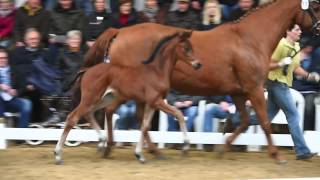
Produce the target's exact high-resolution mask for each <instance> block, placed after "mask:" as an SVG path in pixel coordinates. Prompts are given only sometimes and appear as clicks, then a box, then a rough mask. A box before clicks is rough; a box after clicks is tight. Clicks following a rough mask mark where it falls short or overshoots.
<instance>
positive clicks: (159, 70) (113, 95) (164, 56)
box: [54, 30, 201, 164]
mask: <svg viewBox="0 0 320 180" xmlns="http://www.w3.org/2000/svg"><path fill="white" fill-rule="evenodd" d="M191 34H192V31H184V30H179V31H176V33H174V34H173V35H170V36H167V37H165V38H163V39H162V40H161V41H160V42H159V43H158V45H156V48H155V50H154V51H153V52H152V54H151V55H150V57H149V58H148V59H147V60H146V61H143V62H142V61H140V63H139V65H137V66H134V67H131V66H125V65H114V64H111V63H102V64H99V65H96V66H94V67H92V68H89V69H88V70H84V71H82V72H85V71H86V72H85V73H84V75H83V77H82V79H81V102H80V104H79V105H78V106H77V107H76V108H75V109H74V110H73V111H72V112H71V113H70V114H69V115H68V117H67V119H66V126H65V128H64V131H63V134H62V135H61V138H60V140H59V141H58V143H57V145H56V148H55V151H54V153H55V159H56V164H61V163H62V158H61V154H62V146H63V144H64V141H65V140H66V138H67V135H68V133H69V131H70V129H71V128H72V127H73V126H74V125H75V124H77V122H78V120H79V118H81V117H85V118H86V119H87V120H88V121H89V122H90V123H91V125H92V127H93V128H94V129H96V130H97V132H98V134H99V140H100V143H99V144H98V147H100V148H105V145H106V144H105V139H106V138H105V137H106V136H105V135H103V134H101V133H100V130H101V129H100V127H99V126H98V125H97V123H96V120H95V118H94V116H93V113H94V112H95V111H96V110H98V109H101V108H104V107H105V106H108V108H109V109H111V108H113V107H114V108H113V109H115V108H117V107H118V106H119V105H120V104H122V103H123V102H125V101H126V100H129V99H133V100H135V101H136V102H138V103H140V104H144V105H145V106H144V117H143V122H142V126H141V131H142V132H147V131H148V130H149V126H150V121H151V119H152V116H153V113H154V111H155V109H160V110H162V111H164V112H167V113H170V114H172V115H174V116H175V117H176V118H177V119H178V121H179V124H180V127H181V129H182V131H183V133H184V141H185V144H188V142H189V139H188V137H187V129H186V125H185V121H184V117H183V114H182V113H181V112H180V111H179V110H178V109H176V108H175V107H173V106H170V105H168V104H166V103H165V102H164V98H165V97H166V94H167V92H168V91H169V89H170V77H171V74H172V71H173V69H174V66H175V64H176V61H177V60H178V59H180V60H183V61H184V63H186V64H188V65H189V66H192V67H193V68H194V69H199V68H200V67H201V64H200V63H199V62H198V60H196V59H195V57H194V55H193V48H192V46H191V43H190V41H189V40H188V39H189V38H190V36H191ZM111 61H112V59H111ZM142 63H144V64H145V65H144V64H142ZM81 74H83V73H81ZM107 89H108V91H107V92H106V90H107ZM105 92H106V93H105ZM108 126H109V127H112V125H111V124H108ZM143 142H144V135H143V133H141V138H140V141H139V142H138V144H137V146H136V149H135V155H136V157H137V158H138V160H139V161H140V162H142V163H144V162H145V158H144V156H143V154H142V147H143ZM107 147H111V146H107ZM152 148H153V149H156V148H155V147H152ZM185 148H186V149H187V148H188V147H185ZM105 152H107V150H105Z"/></svg>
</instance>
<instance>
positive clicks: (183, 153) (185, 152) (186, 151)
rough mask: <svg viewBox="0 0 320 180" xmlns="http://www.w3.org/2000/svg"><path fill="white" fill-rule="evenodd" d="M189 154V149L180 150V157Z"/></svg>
mask: <svg viewBox="0 0 320 180" xmlns="http://www.w3.org/2000/svg"><path fill="white" fill-rule="evenodd" d="M188 154H189V151H188V150H182V154H181V155H182V157H187V156H188Z"/></svg>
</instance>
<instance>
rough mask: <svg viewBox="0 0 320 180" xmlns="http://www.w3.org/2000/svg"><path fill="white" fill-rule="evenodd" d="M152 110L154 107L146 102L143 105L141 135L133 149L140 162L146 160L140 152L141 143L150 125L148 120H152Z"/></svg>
mask: <svg viewBox="0 0 320 180" xmlns="http://www.w3.org/2000/svg"><path fill="white" fill-rule="evenodd" d="M154 111H155V109H153V108H151V107H150V106H149V105H148V104H146V105H145V108H144V116H143V121H142V124H141V136H140V140H139V141H138V143H137V146H136V149H135V156H136V158H137V159H138V160H139V161H140V162H141V163H145V162H146V159H145V157H144V156H143V153H142V149H143V144H144V137H145V136H146V134H147V133H148V130H149V127H150V122H151V120H152V117H153V114H154Z"/></svg>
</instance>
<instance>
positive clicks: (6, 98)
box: [0, 49, 32, 128]
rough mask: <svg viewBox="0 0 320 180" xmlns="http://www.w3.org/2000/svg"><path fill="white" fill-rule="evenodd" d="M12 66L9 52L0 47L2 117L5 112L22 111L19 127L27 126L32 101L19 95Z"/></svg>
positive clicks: (0, 112)
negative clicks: (9, 61)
mask: <svg viewBox="0 0 320 180" xmlns="http://www.w3.org/2000/svg"><path fill="white" fill-rule="evenodd" d="M12 81H13V79H12V78H11V68H10V66H9V65H8V53H7V52H6V51H5V50H4V49H0V117H1V118H3V117H4V112H18V113H20V116H19V121H18V123H17V126H16V127H18V128H27V127H28V124H29V122H30V115H31V111H32V103H31V101H30V100H28V99H24V98H20V97H18V92H17V90H16V89H14V87H13V86H12Z"/></svg>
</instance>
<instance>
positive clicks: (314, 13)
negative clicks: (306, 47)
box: [294, 0, 320, 35]
mask: <svg viewBox="0 0 320 180" xmlns="http://www.w3.org/2000/svg"><path fill="white" fill-rule="evenodd" d="M294 23H296V24H299V25H300V26H301V27H302V28H303V29H309V30H310V29H312V32H313V33H314V34H316V35H319V34H320V0H301V11H299V12H298V13H297V16H296V18H295V22H294Z"/></svg>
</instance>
